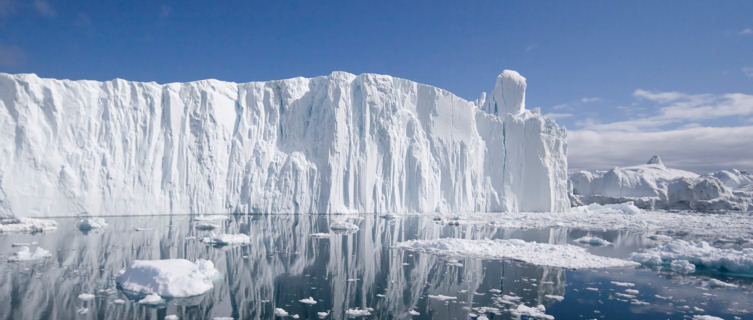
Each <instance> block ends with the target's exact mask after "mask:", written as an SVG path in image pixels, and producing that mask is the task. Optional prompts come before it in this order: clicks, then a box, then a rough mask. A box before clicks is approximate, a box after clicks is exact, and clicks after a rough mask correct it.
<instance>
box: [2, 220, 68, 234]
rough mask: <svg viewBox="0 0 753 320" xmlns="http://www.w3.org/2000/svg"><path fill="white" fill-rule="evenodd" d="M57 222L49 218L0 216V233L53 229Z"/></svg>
mask: <svg viewBox="0 0 753 320" xmlns="http://www.w3.org/2000/svg"><path fill="white" fill-rule="evenodd" d="M57 228H58V223H57V222H55V221H54V220H50V219H37V218H23V217H18V218H15V217H10V218H0V233H6V232H45V231H54V230H55V229H57Z"/></svg>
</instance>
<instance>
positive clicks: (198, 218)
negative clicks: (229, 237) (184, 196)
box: [193, 215, 230, 221]
mask: <svg viewBox="0 0 753 320" xmlns="http://www.w3.org/2000/svg"><path fill="white" fill-rule="evenodd" d="M193 219H194V220H196V221H225V220H228V219H230V216H225V215H198V216H194V217H193Z"/></svg>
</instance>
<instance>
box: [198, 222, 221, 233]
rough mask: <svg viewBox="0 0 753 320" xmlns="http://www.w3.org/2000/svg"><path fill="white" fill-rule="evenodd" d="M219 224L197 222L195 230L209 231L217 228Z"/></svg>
mask: <svg viewBox="0 0 753 320" xmlns="http://www.w3.org/2000/svg"><path fill="white" fill-rule="evenodd" d="M219 227H220V226H218V225H216V224H214V223H211V222H199V223H197V224H196V230H201V231H209V230H214V229H217V228H219Z"/></svg>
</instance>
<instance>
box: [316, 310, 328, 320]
mask: <svg viewBox="0 0 753 320" xmlns="http://www.w3.org/2000/svg"><path fill="white" fill-rule="evenodd" d="M316 316H317V317H319V319H324V318H326V317H328V316H329V311H320V312H317V313H316Z"/></svg>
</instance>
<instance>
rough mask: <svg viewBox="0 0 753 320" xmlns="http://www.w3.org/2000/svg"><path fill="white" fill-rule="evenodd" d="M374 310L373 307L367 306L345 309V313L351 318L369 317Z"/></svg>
mask: <svg viewBox="0 0 753 320" xmlns="http://www.w3.org/2000/svg"><path fill="white" fill-rule="evenodd" d="M372 311H374V309H372V308H365V309H360V308H351V309H348V310H345V315H346V316H348V317H351V318H355V317H368V316H370V315H371V312H372Z"/></svg>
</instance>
